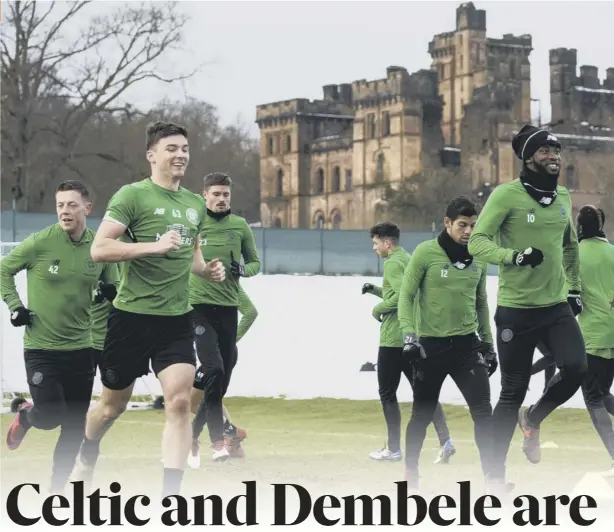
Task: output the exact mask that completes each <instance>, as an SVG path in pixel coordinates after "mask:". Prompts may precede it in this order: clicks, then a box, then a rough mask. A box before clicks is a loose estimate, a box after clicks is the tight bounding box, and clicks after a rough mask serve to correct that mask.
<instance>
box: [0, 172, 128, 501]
mask: <svg viewBox="0 0 614 532" xmlns="http://www.w3.org/2000/svg"><path fill="white" fill-rule="evenodd" d="M55 201H56V212H57V215H58V223H56V224H53V225H51V226H49V227H47V228H46V229H43V230H42V231H40V232H38V233H33V234H31V235H30V236H28V237H27V238H26V239H25V240H24V241H23V242H22V243H21V244H19V245H18V246H17V247H15V248H14V249H13V250H12V251H11V252H10V253H9V254H8V255H7V256H6V257H5V258H4V259H3V260H2V262H0V290H1V292H2V300H3V301H4V302H5V303H6V305H7V306H8V308H9V310H10V311H11V323H12V325H13V326H15V327H25V334H24V358H25V364H26V375H27V379H28V387H29V390H30V395H31V397H32V401H24V402H22V404H21V405H20V406H19V407H18V412H17V415H16V416H15V418H14V419H13V422H12V424H11V426H10V427H9V431H8V433H7V437H6V443H7V446H8V448H9V449H11V450H14V449H17V448H18V447H19V446H20V445H21V443H22V441H23V439H24V437H25V436H26V434H27V432H28V430H29V429H31V428H37V429H40V430H53V429H55V428H57V427H60V436H59V438H58V441H57V444H56V447H55V451H54V455H53V472H52V476H51V491H52V492H61V491H63V489H64V486H65V484H66V482H67V480H68V478H69V476H70V472H71V471H72V469H73V466H74V463H75V458H76V456H77V453H78V452H79V445H80V444H81V441H82V439H83V432H84V428H85V417H86V414H87V410H88V408H89V405H90V401H91V397H92V387H93V384H94V377H95V373H96V370H95V366H94V358H93V350H92V336H91V329H90V324H91V314H92V310H91V309H92V293H93V292H94V290H95V289H96V288H97V286H98V283H99V282H100V283H102V286H104V287H105V296H106V297H109V298H112V297H113V296H114V294H115V291H116V286H115V285H116V284H117V283H118V278H117V270H116V269H115V268H113V267H112V265H108V264H103V263H96V262H94V261H92V259H91V257H90V248H91V246H92V241H93V240H94V235H95V233H94V231H92V230H91V229H88V228H87V226H86V223H87V216H88V215H89V213H90V212H91V209H92V204H91V202H90V196H89V192H88V190H87V187H86V186H85V185H84V184H82V183H79V182H77V181H64V182H63V183H61V184H60V185H59V186H58V187H57V189H56V192H55ZM22 270H26V272H27V273H26V275H27V287H28V292H27V296H28V305H27V307H26V305H25V304H24V303H23V302H22V300H21V298H20V296H19V294H18V292H17V289H16V286H15V280H14V277H15V275H16V274H17V273H18V272H20V271H22Z"/></svg>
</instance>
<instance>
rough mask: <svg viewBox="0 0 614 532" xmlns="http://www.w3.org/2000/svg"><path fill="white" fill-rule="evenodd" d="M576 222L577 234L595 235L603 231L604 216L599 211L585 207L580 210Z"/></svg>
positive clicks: (590, 206) (588, 206) (591, 207)
mask: <svg viewBox="0 0 614 532" xmlns="http://www.w3.org/2000/svg"><path fill="white" fill-rule="evenodd" d="M577 221H578V230H579V232H582V233H589V234H596V233H599V232H601V231H603V226H604V224H605V214H604V212H603V211H602V210H601V209H597V208H595V207H593V206H592V205H585V206H584V207H582V208H581V209H580V212H579V213H578V219H577Z"/></svg>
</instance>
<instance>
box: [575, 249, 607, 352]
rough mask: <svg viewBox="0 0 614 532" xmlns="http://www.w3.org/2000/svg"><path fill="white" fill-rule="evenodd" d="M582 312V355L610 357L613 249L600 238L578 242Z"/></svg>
mask: <svg viewBox="0 0 614 532" xmlns="http://www.w3.org/2000/svg"><path fill="white" fill-rule="evenodd" d="M580 278H581V279H582V304H583V310H582V312H581V313H580V314H579V315H578V323H579V324H580V328H581V329H582V335H583V336H584V343H585V344H586V352H587V353H589V354H591V355H596V356H605V357H606V358H612V356H613V355H614V246H613V245H612V244H610V243H609V242H608V241H607V240H605V239H604V238H587V239H586V240H582V242H580Z"/></svg>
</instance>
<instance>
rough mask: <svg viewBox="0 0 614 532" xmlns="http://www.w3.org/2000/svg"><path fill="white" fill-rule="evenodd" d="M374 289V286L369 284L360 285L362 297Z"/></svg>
mask: <svg viewBox="0 0 614 532" xmlns="http://www.w3.org/2000/svg"><path fill="white" fill-rule="evenodd" d="M374 288H375V286H373V285H372V284H371V283H365V284H363V285H362V295H363V296H364V295H365V294H372V293H373V289H374Z"/></svg>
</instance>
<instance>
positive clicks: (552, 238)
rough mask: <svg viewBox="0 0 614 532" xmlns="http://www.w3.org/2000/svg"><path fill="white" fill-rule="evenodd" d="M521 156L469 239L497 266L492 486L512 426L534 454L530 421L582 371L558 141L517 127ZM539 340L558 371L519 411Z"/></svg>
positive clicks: (562, 397) (574, 251)
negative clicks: (497, 391) (514, 175)
mask: <svg viewBox="0 0 614 532" xmlns="http://www.w3.org/2000/svg"><path fill="white" fill-rule="evenodd" d="M512 147H513V149H514V153H515V154H516V156H517V157H518V158H519V159H520V160H521V161H522V163H523V165H522V170H521V172H520V176H519V178H518V179H514V180H513V181H511V182H507V183H504V184H501V185H499V186H498V187H497V188H495V190H494V191H493V193H492V194H491V195H490V197H489V198H488V201H487V202H486V204H485V205H484V209H483V210H482V212H481V214H480V217H479V218H478V221H477V224H476V227H475V230H474V232H473V233H472V235H471V239H470V240H469V253H471V255H473V256H474V257H475V258H476V260H483V261H486V262H489V263H491V264H496V265H498V266H499V293H498V301H497V310H496V312H495V316H494V321H495V325H496V327H497V347H498V349H497V351H498V353H499V364H500V368H501V395H500V397H499V402H498V404H497V405H496V407H495V409H494V412H493V432H494V441H493V444H494V449H493V469H492V473H491V475H490V480H491V481H492V487H493V489H495V490H496V489H497V487H498V485H500V484H501V485H502V484H504V481H505V462H506V458H507V453H508V450H509V446H510V443H511V440H512V437H513V434H514V426H515V424H516V422H518V424H519V426H520V429H521V430H522V433H523V435H524V442H523V451H524V453H525V455H526V456H527V458H528V460H529V461H530V462H531V463H534V464H536V463H538V462H539V461H540V460H541V450H540V443H539V427H540V424H541V423H542V421H543V420H544V419H546V418H547V417H548V416H549V415H550V414H551V413H552V412H553V411H554V410H555V409H556V408H557V407H559V406H560V405H562V404H564V403H565V402H566V401H568V400H569V399H570V398H571V397H573V395H574V394H575V393H576V392H577V391H578V389H579V388H580V385H581V384H582V381H583V379H584V375H585V374H586V370H587V363H586V353H585V348H584V340H583V338H582V333H581V331H580V327H579V326H578V322H577V321H576V320H575V315H577V314H579V313H580V312H581V310H582V301H581V299H580V292H579V291H580V278H579V255H578V240H577V235H576V230H575V227H574V223H573V219H572V215H571V214H572V204H571V198H570V195H569V191H568V190H567V189H566V188H565V187H563V186H561V185H559V184H558V183H557V181H558V177H559V171H560V167H561V144H560V143H559V141H558V139H557V138H556V137H555V136H554V135H553V134H552V133H550V132H548V131H546V130H543V129H538V128H536V127H533V126H530V125H526V126H524V127H523V128H522V129H521V130H520V131H519V132H518V134H517V135H516V136H515V137H514V139H513V140H512ZM539 342H543V343H544V345H545V346H546V348H547V349H548V350H549V351H550V352H551V353H552V357H553V358H554V360H555V362H556V365H557V367H558V368H559V372H558V373H557V375H555V377H554V378H553V379H552V380H551V381H550V382H549V383H548V386H547V388H546V391H545V392H544V394H543V395H542V397H541V398H540V399H539V400H538V401H537V403H535V404H534V405H533V406H531V407H530V408H529V409H527V410H522V411H521V410H520V407H521V405H522V403H523V401H524V399H525V396H526V392H527V389H528V386H529V381H530V379H531V366H532V361H533V354H534V351H535V347H536V345H537V344H538V343H539Z"/></svg>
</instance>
